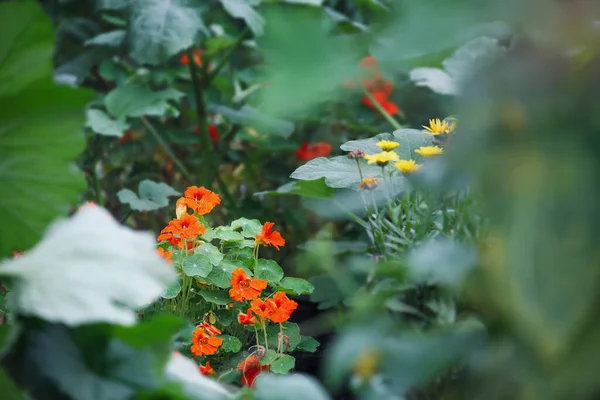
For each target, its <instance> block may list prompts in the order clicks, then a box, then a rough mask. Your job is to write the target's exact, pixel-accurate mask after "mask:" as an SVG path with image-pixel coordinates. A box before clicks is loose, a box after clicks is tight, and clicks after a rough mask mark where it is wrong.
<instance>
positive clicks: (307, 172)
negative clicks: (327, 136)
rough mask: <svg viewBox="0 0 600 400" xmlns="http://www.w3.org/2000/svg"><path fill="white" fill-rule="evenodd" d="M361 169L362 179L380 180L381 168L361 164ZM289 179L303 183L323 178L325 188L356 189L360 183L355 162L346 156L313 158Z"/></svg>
mask: <svg viewBox="0 0 600 400" xmlns="http://www.w3.org/2000/svg"><path fill="white" fill-rule="evenodd" d="M361 168H362V172H363V176H364V177H375V178H379V179H381V167H378V166H376V165H367V164H366V163H363V164H361ZM290 177H291V178H293V179H298V180H303V181H313V180H315V179H320V178H325V183H326V184H327V186H329V187H332V188H358V185H359V184H360V181H361V179H360V174H359V172H358V167H357V166H356V160H351V159H349V158H348V157H346V156H337V157H332V158H325V157H319V158H315V159H313V160H310V161H309V162H307V163H306V164H304V165H302V166H301V167H299V168H298V169H296V170H295V171H294V172H293V173H292V175H290Z"/></svg>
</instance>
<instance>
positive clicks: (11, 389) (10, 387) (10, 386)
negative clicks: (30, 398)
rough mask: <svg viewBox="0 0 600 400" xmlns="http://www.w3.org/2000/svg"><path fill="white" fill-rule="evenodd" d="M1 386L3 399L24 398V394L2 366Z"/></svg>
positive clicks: (0, 374)
mask: <svg viewBox="0 0 600 400" xmlns="http://www.w3.org/2000/svg"><path fill="white" fill-rule="evenodd" d="M0 387H1V388H2V399H3V400H23V394H22V393H21V391H20V390H19V388H18V387H17V385H16V384H15V383H14V382H13V380H12V379H11V378H10V377H9V376H8V374H7V373H6V372H5V371H4V369H3V368H2V367H0Z"/></svg>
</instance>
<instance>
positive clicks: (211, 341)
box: [190, 328, 223, 357]
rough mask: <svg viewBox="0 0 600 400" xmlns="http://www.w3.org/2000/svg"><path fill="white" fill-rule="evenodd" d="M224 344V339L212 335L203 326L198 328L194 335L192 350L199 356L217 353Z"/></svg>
mask: <svg viewBox="0 0 600 400" xmlns="http://www.w3.org/2000/svg"><path fill="white" fill-rule="evenodd" d="M222 344H223V339H220V338H218V337H214V336H210V335H209V334H207V333H206V331H205V330H204V329H202V328H196V330H195V331H194V333H193V335H192V346H191V347H190V351H191V352H192V353H193V354H195V355H197V356H198V357H202V356H206V355H210V354H215V353H216V352H217V350H218V349H219V347H220V346H221V345H222Z"/></svg>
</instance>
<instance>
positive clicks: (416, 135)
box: [392, 129, 434, 160]
mask: <svg viewBox="0 0 600 400" xmlns="http://www.w3.org/2000/svg"><path fill="white" fill-rule="evenodd" d="M392 135H394V137H395V138H396V141H398V142H400V147H398V148H396V152H397V153H398V156H399V157H400V159H401V160H412V159H415V157H419V158H421V156H419V155H417V154H416V153H415V150H416V149H418V148H419V147H421V146H431V145H432V142H433V138H434V136H433V135H428V134H426V133H423V132H420V131H418V130H416V129H399V130H397V131H394V133H393V134H392Z"/></svg>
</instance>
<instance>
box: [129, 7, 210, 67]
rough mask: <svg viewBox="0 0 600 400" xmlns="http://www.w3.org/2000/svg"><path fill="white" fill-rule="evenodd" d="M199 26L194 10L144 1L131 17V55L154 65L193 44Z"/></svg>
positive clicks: (199, 22) (141, 61) (137, 59)
mask: <svg viewBox="0 0 600 400" xmlns="http://www.w3.org/2000/svg"><path fill="white" fill-rule="evenodd" d="M201 26H202V23H201V20H200V18H199V17H198V14H197V12H196V10H195V9H193V8H190V7H186V6H185V5H184V3H183V2H182V1H177V0H145V1H143V2H140V3H139V4H138V5H136V7H135V10H134V12H133V13H132V15H131V30H130V34H131V37H130V44H131V56H132V57H133V58H134V59H135V60H136V61H138V62H139V63H141V64H150V65H157V64H160V63H161V62H164V61H166V60H168V59H169V58H170V57H172V56H174V55H175V54H177V53H179V52H180V51H182V50H185V49H187V48H189V47H191V46H193V45H194V42H195V40H196V36H197V35H198V33H199V30H200V27H201Z"/></svg>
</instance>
